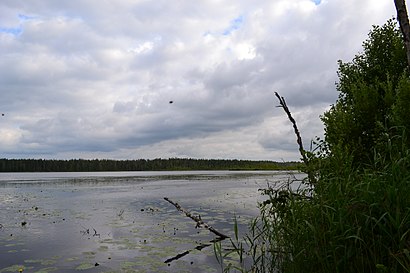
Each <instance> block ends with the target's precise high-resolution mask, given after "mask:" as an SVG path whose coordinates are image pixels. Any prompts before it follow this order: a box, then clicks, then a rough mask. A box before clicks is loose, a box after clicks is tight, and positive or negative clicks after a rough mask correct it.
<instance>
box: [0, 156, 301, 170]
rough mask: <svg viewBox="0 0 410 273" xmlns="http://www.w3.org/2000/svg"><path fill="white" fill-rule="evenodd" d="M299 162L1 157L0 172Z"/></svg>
mask: <svg viewBox="0 0 410 273" xmlns="http://www.w3.org/2000/svg"><path fill="white" fill-rule="evenodd" d="M299 167H300V163H299V162H274V161H252V160H227V159H226V160H225V159H191V158H170V159H160V158H159V159H151V160H149V159H137V160H109V159H91V160H89V159H70V160H50V159H5V158H4V159H0V172H98V171H177V170H294V169H298V168H299Z"/></svg>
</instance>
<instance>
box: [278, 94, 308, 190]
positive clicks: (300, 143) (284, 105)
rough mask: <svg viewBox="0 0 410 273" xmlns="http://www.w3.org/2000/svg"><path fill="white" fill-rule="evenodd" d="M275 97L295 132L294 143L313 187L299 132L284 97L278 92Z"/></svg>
mask: <svg viewBox="0 0 410 273" xmlns="http://www.w3.org/2000/svg"><path fill="white" fill-rule="evenodd" d="M275 96H276V97H277V98H278V100H279V104H280V106H279V107H282V108H283V110H284V111H285V113H286V114H287V116H288V119H289V120H290V122H291V123H292V125H293V130H294V131H295V135H296V142H297V143H298V145H299V153H300V155H301V156H302V160H303V163H305V165H306V167H307V170H308V172H307V175H308V178H309V181H310V183H311V184H313V185H314V184H316V178H315V176H314V175H313V173H312V171H311V170H310V168H309V165H310V164H309V163H310V162H309V159H308V158H307V156H306V151H305V149H304V148H303V142H302V137H301V136H300V132H299V129H298V126H297V125H296V120H295V119H294V118H293V117H292V113H291V112H290V110H289V108H288V106H287V105H286V101H285V98H284V97H281V96H280V95H279V94H278V92H275Z"/></svg>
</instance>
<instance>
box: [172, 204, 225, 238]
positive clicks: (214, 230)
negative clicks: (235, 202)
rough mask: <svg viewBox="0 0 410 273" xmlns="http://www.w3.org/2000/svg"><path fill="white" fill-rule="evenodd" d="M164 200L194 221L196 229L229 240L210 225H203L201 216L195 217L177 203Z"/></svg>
mask: <svg viewBox="0 0 410 273" xmlns="http://www.w3.org/2000/svg"><path fill="white" fill-rule="evenodd" d="M164 199H165V200H166V201H168V202H169V203H171V204H172V205H174V207H176V208H177V210H179V211H181V212H183V213H185V215H186V216H187V217H189V218H191V219H192V220H194V221H195V222H196V227H203V228H205V229H207V230H209V231H210V232H212V233H213V234H215V235H216V236H218V237H219V238H221V239H222V240H223V239H227V238H229V236H227V235H225V234H223V233H221V232H219V231H217V230H216V229H214V228H213V227H211V226H210V225H208V224H207V223H204V221H202V219H201V216H199V215H198V216H196V215H192V214H191V213H190V212H189V211H187V210H185V209H184V208H182V207H181V206H180V205H179V204H178V203H176V202H173V201H171V200H170V199H169V198H168V197H164Z"/></svg>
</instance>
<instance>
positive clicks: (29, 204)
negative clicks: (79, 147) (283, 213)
mask: <svg viewBox="0 0 410 273" xmlns="http://www.w3.org/2000/svg"><path fill="white" fill-rule="evenodd" d="M292 176H296V177H298V178H299V179H300V178H301V177H302V176H303V175H302V174H299V173H290V172H280V171H186V172H98V173H0V192H1V193H0V211H1V214H0V273H2V272H19V270H23V272H38V273H40V272H41V273H43V272H220V271H221V269H220V266H219V265H218V263H217V261H216V259H215V256H214V252H213V247H212V245H211V246H209V247H204V248H203V249H201V250H198V249H195V247H197V246H198V245H208V244H210V243H209V242H210V241H211V240H212V239H214V238H215V235H214V234H212V233H210V232H209V231H208V230H206V229H201V228H196V227H195V225H196V223H195V222H194V221H193V220H191V219H190V218H188V217H186V216H185V214H184V213H182V212H180V211H178V210H177V209H176V208H175V207H174V206H173V205H172V204H170V203H169V202H167V201H166V200H164V197H168V198H169V199H170V200H172V201H173V202H178V203H179V204H180V205H181V206H182V207H183V208H185V209H186V210H188V211H189V212H191V213H192V214H194V215H200V216H201V219H202V220H203V221H204V222H205V223H207V224H209V225H211V226H212V227H214V228H215V229H216V230H218V231H220V232H222V233H224V234H227V235H228V236H233V222H234V218H235V217H236V218H237V221H238V224H239V230H240V231H241V233H242V235H243V234H244V232H245V231H246V228H247V226H248V224H249V222H250V220H251V219H252V218H253V217H255V216H256V215H257V214H258V207H257V202H258V201H261V200H263V196H261V195H260V193H259V192H258V189H260V188H266V187H267V185H268V183H270V184H274V183H277V182H280V181H287V180H288V179H289V177H292ZM187 252H188V253H187ZM181 253H185V254H186V255H184V256H182V257H181V258H179V259H175V260H172V261H169V260H171V259H172V258H173V257H175V256H176V255H178V254H181ZM167 260H168V261H167Z"/></svg>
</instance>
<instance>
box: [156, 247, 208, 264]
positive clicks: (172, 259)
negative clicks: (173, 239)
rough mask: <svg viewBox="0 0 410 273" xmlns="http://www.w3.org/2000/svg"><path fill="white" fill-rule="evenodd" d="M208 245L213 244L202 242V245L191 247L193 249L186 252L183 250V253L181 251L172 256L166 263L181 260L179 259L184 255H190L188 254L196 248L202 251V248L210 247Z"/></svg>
mask: <svg viewBox="0 0 410 273" xmlns="http://www.w3.org/2000/svg"><path fill="white" fill-rule="evenodd" d="M208 246H211V245H210V244H200V245H197V246H196V247H194V248H193V249H191V250H187V251H185V252H182V253H179V254H177V255H175V256H174V257H172V258H169V259H167V260H166V261H165V262H164V263H166V264H168V263H170V262H172V261H176V260H179V259H181V258H182V257H184V256H186V255H188V254H189V253H190V252H191V251H192V250H194V249H196V250H199V251H201V250H202V249H204V248H206V247H208Z"/></svg>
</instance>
